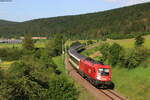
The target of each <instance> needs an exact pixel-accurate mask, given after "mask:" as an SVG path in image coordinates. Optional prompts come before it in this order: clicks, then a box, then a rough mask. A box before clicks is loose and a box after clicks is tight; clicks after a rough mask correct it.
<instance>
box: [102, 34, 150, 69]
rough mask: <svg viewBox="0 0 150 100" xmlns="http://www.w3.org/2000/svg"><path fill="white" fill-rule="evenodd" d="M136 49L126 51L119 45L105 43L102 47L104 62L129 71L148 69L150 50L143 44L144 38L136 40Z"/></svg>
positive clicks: (138, 37)
mask: <svg viewBox="0 0 150 100" xmlns="http://www.w3.org/2000/svg"><path fill="white" fill-rule="evenodd" d="M135 40H136V41H135V47H134V48H130V49H129V48H128V49H125V48H123V47H122V46H120V45H119V44H117V43H113V44H112V45H110V44H108V43H104V44H103V45H101V46H100V52H101V53H102V55H103V56H102V57H101V58H100V59H101V60H102V61H104V62H107V63H108V64H110V65H112V66H113V67H115V66H121V67H124V68H128V69H133V68H136V67H139V66H140V65H141V66H143V67H148V65H147V64H148V62H149V57H150V50H149V49H147V48H145V47H144V46H143V45H142V44H143V43H144V38H142V37H141V36H137V37H136V39H135Z"/></svg>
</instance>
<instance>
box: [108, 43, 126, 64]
mask: <svg viewBox="0 0 150 100" xmlns="http://www.w3.org/2000/svg"><path fill="white" fill-rule="evenodd" d="M122 52H123V48H122V47H121V46H120V45H119V44H117V43H114V44H112V45H111V46H110V48H109V57H108V61H109V63H110V64H112V65H116V64H117V63H118V62H119V61H120V59H121V58H122V54H123V53H122Z"/></svg>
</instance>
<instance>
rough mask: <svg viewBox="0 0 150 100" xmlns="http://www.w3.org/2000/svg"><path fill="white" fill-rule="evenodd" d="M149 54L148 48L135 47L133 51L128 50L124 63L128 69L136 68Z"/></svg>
mask: <svg viewBox="0 0 150 100" xmlns="http://www.w3.org/2000/svg"><path fill="white" fill-rule="evenodd" d="M149 56H150V52H149V50H148V49H145V48H135V49H132V50H131V51H128V52H126V55H125V57H124V60H123V61H122V64H123V66H124V67H125V68H128V69H132V68H136V67H138V66H139V65H140V64H142V63H144V62H145V61H146V60H147V59H148V57H149Z"/></svg>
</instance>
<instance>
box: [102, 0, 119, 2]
mask: <svg viewBox="0 0 150 100" xmlns="http://www.w3.org/2000/svg"><path fill="white" fill-rule="evenodd" d="M104 1H107V2H117V1H120V0H104Z"/></svg>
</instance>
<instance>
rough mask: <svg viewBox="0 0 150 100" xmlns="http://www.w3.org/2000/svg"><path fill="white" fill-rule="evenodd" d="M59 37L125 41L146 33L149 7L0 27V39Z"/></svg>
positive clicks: (134, 7)
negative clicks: (11, 37) (119, 39)
mask: <svg viewBox="0 0 150 100" xmlns="http://www.w3.org/2000/svg"><path fill="white" fill-rule="evenodd" d="M26 33H32V34H33V35H36V36H37V35H40V36H41V35H49V34H51V33H63V34H65V35H66V36H68V37H72V38H80V39H82V38H84V39H85V38H89V37H90V38H91V37H92V38H96V37H98V38H99V37H102V36H106V37H111V38H127V37H134V36H135V35H136V34H148V33H150V3H143V4H138V5H134V6H129V7H123V8H119V9H113V10H108V11H104V12H97V13H90V14H83V15H75V16H62V17H54V18H45V19H36V20H30V21H25V22H22V23H18V24H15V25H8V26H2V27H0V35H2V36H5V37H6V36H14V35H17V36H21V35H24V34H26Z"/></svg>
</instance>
